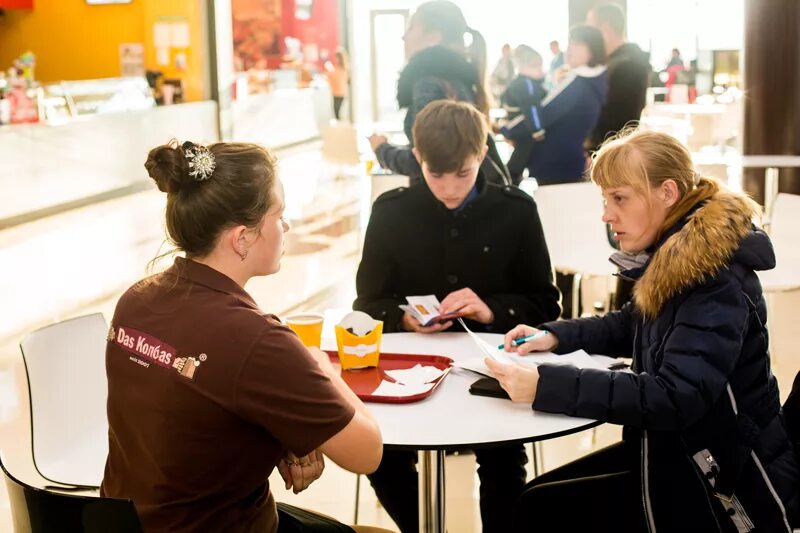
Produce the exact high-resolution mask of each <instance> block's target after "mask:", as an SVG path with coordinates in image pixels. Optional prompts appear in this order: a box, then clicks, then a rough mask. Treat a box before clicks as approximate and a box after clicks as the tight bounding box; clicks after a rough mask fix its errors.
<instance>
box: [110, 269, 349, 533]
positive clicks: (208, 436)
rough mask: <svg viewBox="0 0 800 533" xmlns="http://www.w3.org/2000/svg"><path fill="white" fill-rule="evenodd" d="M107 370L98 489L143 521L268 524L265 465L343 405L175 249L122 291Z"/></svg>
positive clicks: (227, 288) (308, 358)
mask: <svg viewBox="0 0 800 533" xmlns="http://www.w3.org/2000/svg"><path fill="white" fill-rule="evenodd" d="M106 371H107V375H108V422H109V453H108V460H107V462H106V469H105V477H104V479H103V485H102V488H101V493H102V494H103V495H106V496H112V497H120V498H130V499H132V500H133V501H134V503H135V504H136V509H137V511H138V512H139V516H140V518H141V520H142V523H143V525H144V528H145V531H170V532H189V531H192V532H208V531H232V532H259V533H269V532H274V531H276V529H277V513H276V510H275V502H274V500H273V499H272V495H271V494H270V490H269V484H268V481H267V478H268V476H269V475H270V473H271V472H272V470H273V469H274V468H275V466H276V465H277V464H278V461H280V459H281V457H282V456H283V454H284V453H285V451H286V450H291V451H292V452H294V453H295V454H297V455H300V456H302V455H306V454H308V453H309V452H311V451H312V450H314V449H316V448H318V447H319V446H320V445H321V444H323V443H324V442H325V441H327V440H328V439H329V438H331V437H332V436H334V435H335V434H336V433H338V432H339V431H340V430H341V429H343V428H344V427H345V426H346V425H347V424H348V423H349V422H350V420H351V419H352V417H353V414H354V411H353V408H352V407H351V406H350V405H349V404H348V403H347V401H346V400H345V399H344V398H343V397H342V396H341V395H340V394H339V392H338V391H337V390H336V389H335V387H334V385H333V383H331V381H330V380H329V378H328V377H327V376H326V375H325V374H324V373H323V372H322V371H321V370H320V368H319V366H318V365H317V363H316V361H315V360H314V358H313V356H312V355H311V354H310V353H309V352H308V351H307V350H306V349H305V347H304V346H303V345H302V344H301V343H300V341H299V340H298V339H297V336H296V335H295V334H294V333H293V332H292V331H291V330H290V329H288V328H287V327H285V326H283V325H282V324H281V322H280V320H279V319H278V318H276V317H275V316H272V315H268V314H265V313H263V312H262V311H261V310H259V308H258V306H257V305H256V304H255V302H254V301H253V299H252V298H251V297H250V296H249V295H248V294H247V292H245V291H244V289H242V288H241V287H239V286H238V285H237V284H236V283H235V282H234V281H233V280H231V279H230V278H228V277H226V276H225V275H223V274H221V273H220V272H217V271H216V270H214V269H212V268H210V267H207V266H205V265H202V264H200V263H196V262H194V261H191V260H187V259H183V258H177V259H176V260H175V264H174V265H173V266H172V267H171V268H170V269H169V270H167V271H166V272H164V273H162V274H158V275H156V276H153V277H151V278H148V279H146V280H144V281H142V282H140V283H138V284H137V285H134V286H133V287H131V288H130V289H129V290H128V291H127V292H126V293H125V294H124V295H123V296H122V298H121V299H120V301H119V303H118V304H117V308H116V311H115V313H114V319H113V322H112V325H111V329H110V331H109V337H108V347H107V350H106Z"/></svg>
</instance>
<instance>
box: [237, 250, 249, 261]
mask: <svg viewBox="0 0 800 533" xmlns="http://www.w3.org/2000/svg"><path fill="white" fill-rule="evenodd" d="M239 257H241V258H242V261H244V260H245V259H247V249H245V250H244V251H243V252H239Z"/></svg>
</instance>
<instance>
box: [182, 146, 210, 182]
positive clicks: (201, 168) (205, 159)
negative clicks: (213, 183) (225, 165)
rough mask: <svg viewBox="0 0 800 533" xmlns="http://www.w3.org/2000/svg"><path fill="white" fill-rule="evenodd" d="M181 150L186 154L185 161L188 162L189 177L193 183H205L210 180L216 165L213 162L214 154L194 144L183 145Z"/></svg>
mask: <svg viewBox="0 0 800 533" xmlns="http://www.w3.org/2000/svg"><path fill="white" fill-rule="evenodd" d="M183 150H184V153H185V154H186V159H187V160H188V161H189V175H190V176H191V177H193V178H194V179H195V181H205V180H207V179H209V178H211V174H213V173H214V167H216V166H217V163H216V162H215V161H214V154H212V153H211V151H210V150H209V149H208V148H206V147H205V146H200V145H197V144H194V143H190V142H185V143H183Z"/></svg>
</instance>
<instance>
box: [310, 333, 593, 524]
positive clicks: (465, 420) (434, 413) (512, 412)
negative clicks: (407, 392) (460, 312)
mask: <svg viewBox="0 0 800 533" xmlns="http://www.w3.org/2000/svg"><path fill="white" fill-rule="evenodd" d="M481 336H482V337H484V338H485V339H486V340H487V341H489V342H490V343H492V344H500V343H501V342H502V338H503V337H502V335H499V334H481ZM323 348H326V349H335V342H332V341H331V340H330V339H325V340H323ZM381 352H383V353H411V354H431V355H444V356H447V357H450V358H452V359H453V360H454V361H458V360H464V359H472V358H475V357H480V356H481V352H480V349H479V348H478V347H477V345H475V344H474V342H473V341H472V340H470V339H469V337H468V336H467V335H466V333H437V334H435V335H423V334H419V333H390V334H386V335H384V336H383V340H382V342H381ZM479 377H480V376H478V375H477V374H474V373H472V372H469V371H465V370H460V369H453V370H452V371H451V372H450V375H448V376H447V377H446V378H445V379H444V381H443V382H442V383H441V384H440V385H439V387H438V388H437V389H436V390H435V391H434V392H433V394H432V395H431V396H430V397H429V398H427V399H425V400H423V401H420V402H416V403H408V404H381V403H370V404H368V405H369V409H370V411H371V412H372V413H373V414H374V415H375V418H376V419H377V420H378V424H379V426H380V428H381V432H382V434H383V441H384V444H385V445H386V447H387V448H390V449H400V450H403V449H405V450H417V451H418V452H419V464H418V468H419V472H420V475H419V480H420V494H419V496H420V532H424V533H444V532H445V523H444V522H445V509H444V502H445V494H444V487H445V484H444V474H445V472H444V460H445V450H447V449H454V448H464V449H474V448H484V447H486V448H488V447H494V446H501V445H508V444H516V443H520V444H521V443H525V442H534V441H539V440H546V439H551V438H555V437H560V436H562V435H567V434H570V433H576V432H578V431H582V430H585V429H588V428H591V427H594V426H596V425H598V424H599V422H597V421H595V420H590V419H586V418H572V417H568V416H565V415H555V414H549V413H541V412H536V411H533V410H532V409H531V406H530V404H526V403H512V402H510V401H508V400H503V399H498V398H487V397H484V396H473V395H471V394H469V386H470V384H471V383H473V382H474V381H475V380H476V379H478V378H479Z"/></svg>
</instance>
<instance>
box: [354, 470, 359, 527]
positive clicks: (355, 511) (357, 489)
mask: <svg viewBox="0 0 800 533" xmlns="http://www.w3.org/2000/svg"><path fill="white" fill-rule="evenodd" d="M360 496H361V474H356V505H355V509H354V510H353V525H354V526H356V525H358V500H359V497H360Z"/></svg>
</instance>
